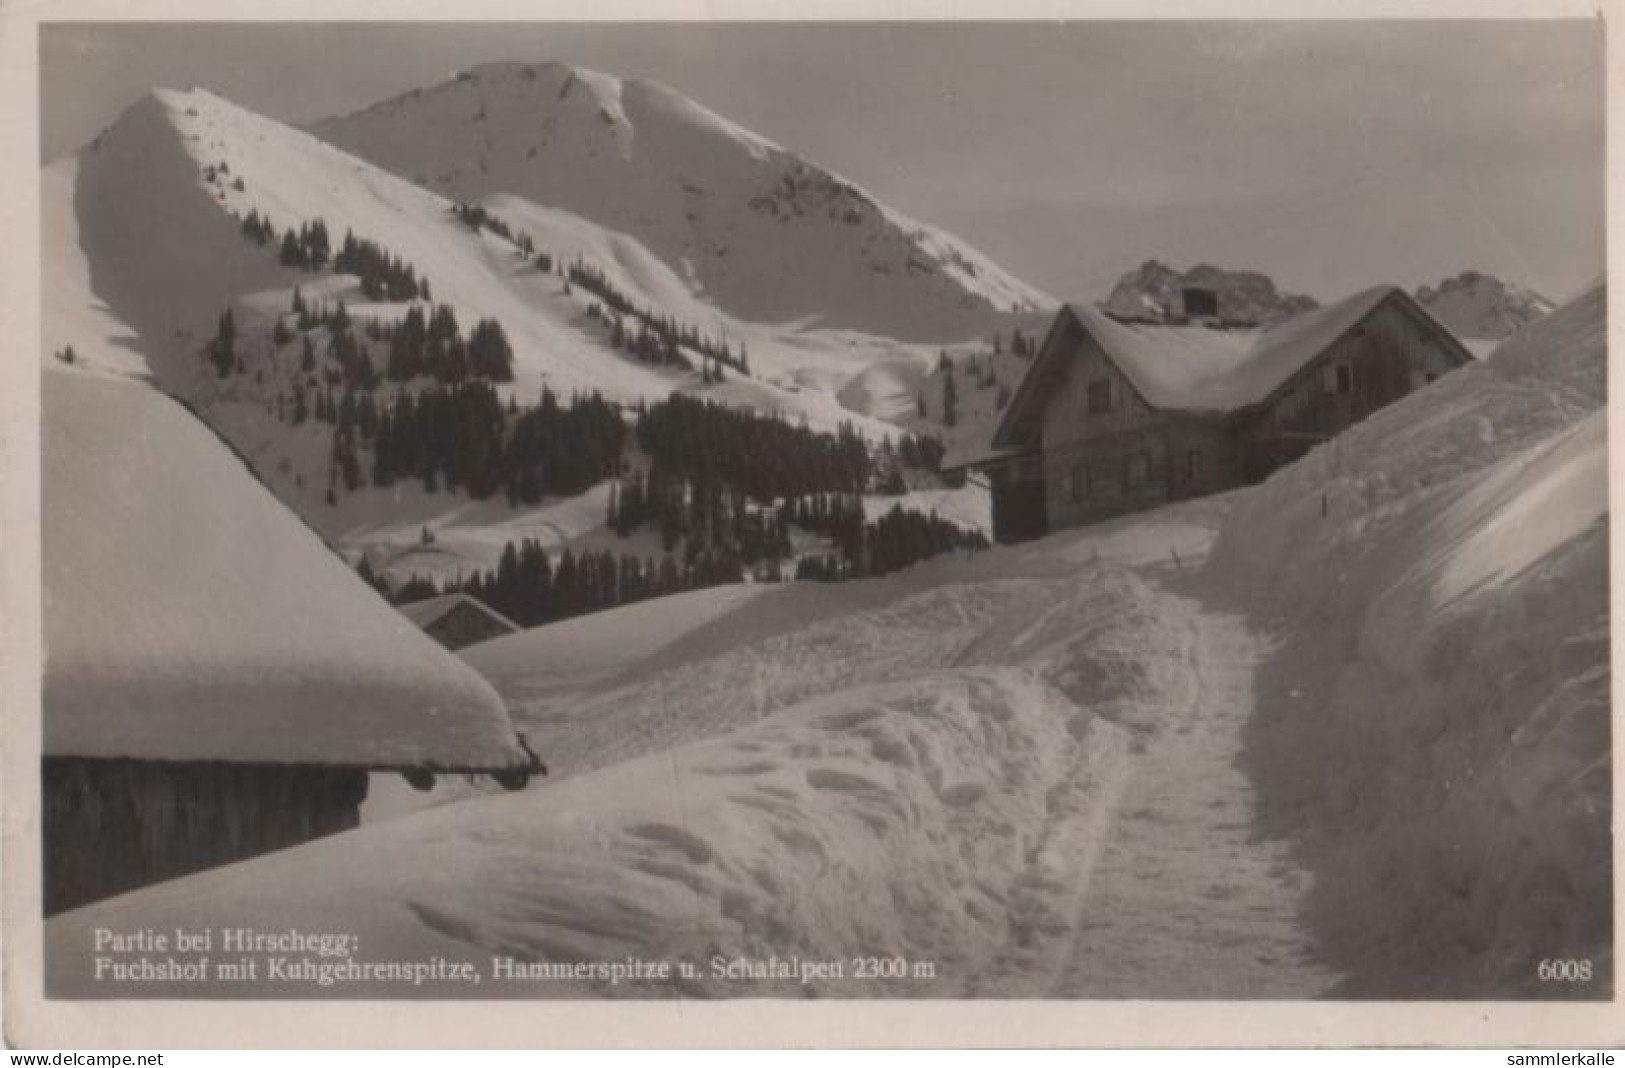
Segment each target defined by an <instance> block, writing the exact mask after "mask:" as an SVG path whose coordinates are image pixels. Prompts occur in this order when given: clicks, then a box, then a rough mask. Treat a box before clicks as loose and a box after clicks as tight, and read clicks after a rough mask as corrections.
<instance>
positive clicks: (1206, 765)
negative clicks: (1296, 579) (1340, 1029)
mask: <svg viewBox="0 0 1625 1068" xmlns="http://www.w3.org/2000/svg"><path fill="white" fill-rule="evenodd" d="M1170 600H1172V601H1173V602H1174V604H1175V606H1176V608H1177V609H1178V610H1181V611H1184V612H1186V613H1188V618H1189V621H1190V625H1191V628H1192V637H1193V640H1192V643H1191V646H1190V651H1191V669H1192V671H1193V672H1194V673H1195V676H1196V678H1195V684H1196V686H1195V694H1196V699H1195V701H1194V702H1193V704H1192V705H1191V707H1190V708H1189V710H1188V711H1187V712H1185V713H1184V714H1183V715H1176V716H1174V717H1173V718H1171V719H1170V720H1168V721H1167V722H1166V724H1165V725H1164V726H1163V728H1162V730H1161V731H1160V732H1159V733H1158V734H1157V735H1156V736H1155V737H1154V738H1153V739H1152V740H1151V741H1150V743H1149V744H1148V745H1147V746H1146V748H1145V751H1144V753H1143V755H1141V756H1140V757H1138V758H1137V759H1136V761H1135V763H1134V764H1133V766H1132V767H1131V768H1130V769H1129V771H1128V775H1127V776H1126V784H1125V786H1124V789H1123V792H1122V794H1121V795H1120V798H1119V802H1118V805H1117V806H1116V811H1115V814H1114V817H1113V820H1112V823H1111V827H1110V830H1109V832H1108V834H1107V837H1106V841H1105V843H1104V845H1103V846H1098V847H1097V846H1095V845H1094V844H1093V843H1087V844H1086V845H1085V848H1089V849H1091V850H1092V851H1093V850H1096V849H1098V854H1097V858H1096V860H1095V863H1094V865H1093V871H1092V873H1091V874H1090V876H1089V879H1088V882H1087V884H1086V888H1085V889H1084V891H1083V896H1082V906H1081V909H1080V911H1079V914H1078V916H1077V919H1076V922H1075V924H1074V927H1073V931H1074V934H1073V939H1072V942H1071V949H1070V953H1069V954H1068V956H1069V960H1068V961H1067V962H1066V964H1065V966H1064V967H1063V968H1062V969H1061V971H1060V972H1059V974H1058V975H1057V976H1056V977H1055V982H1054V984H1053V986H1051V987H1050V988H1049V989H1048V990H1046V991H1044V994H1045V995H1046V996H1049V997H1063V998H1103V997H1104V998H1109V997H1135V998H1168V997H1193V998H1200V997H1213V998H1264V997H1279V998H1305V997H1314V996H1316V995H1320V994H1324V993H1326V992H1327V991H1329V990H1330V989H1331V987H1332V986H1333V985H1334V984H1335V983H1336V982H1337V980H1338V979H1339V976H1338V975H1337V974H1336V973H1334V972H1332V971H1330V970H1329V969H1327V968H1325V967H1323V966H1321V965H1320V964H1318V963H1317V962H1316V961H1315V959H1314V950H1313V943H1312V941H1311V939H1310V936H1309V934H1308V932H1307V931H1305V930H1304V929H1303V927H1302V926H1301V925H1300V923H1299V921H1298V919H1297V913H1298V909H1299V904H1300V902H1301V900H1302V897H1303V895H1304V892H1305V891H1306V890H1307V888H1308V879H1309V876H1308V874H1307V873H1306V872H1304V871H1303V870H1302V869H1301V868H1299V867H1298V866H1297V865H1296V864H1295V863H1294V862H1293V860H1292V859H1291V857H1290V855H1289V851H1288V846H1287V844H1286V843H1285V842H1280V841H1263V840H1260V839H1259V838H1258V836H1257V832H1256V830H1255V817H1254V803H1255V802H1254V795H1253V789H1252V786H1251V784H1250V783H1249V781H1248V779H1247V777H1246V776H1245V775H1244V774H1243V773H1242V772H1241V771H1240V770H1239V769H1238V768H1237V766H1236V758H1237V756H1238V754H1239V753H1240V750H1241V744H1242V742H1241V735H1242V730H1243V728H1244V727H1245V726H1246V723H1247V718H1248V716H1249V715H1250V714H1251V711H1252V707H1253V692H1252V672H1253V667H1254V666H1255V665H1256V664H1257V662H1258V661H1259V660H1260V658H1261V656H1262V654H1263V653H1264V652H1266V649H1265V648H1264V644H1263V642H1262V640H1261V639H1260V638H1259V637H1258V636H1257V635H1256V634H1254V633H1253V632H1252V630H1251V629H1250V628H1249V627H1248V625H1247V623H1246V621H1245V620H1244V619H1243V618H1242V617H1240V616H1236V615H1232V614H1228V613H1221V612H1216V611H1213V610H1210V609H1207V608H1205V607H1203V606H1202V605H1200V604H1198V603H1197V602H1195V601H1192V600H1189V599H1186V598H1174V597H1172V595H1170Z"/></svg>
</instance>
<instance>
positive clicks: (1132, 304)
mask: <svg viewBox="0 0 1625 1068" xmlns="http://www.w3.org/2000/svg"><path fill="white" fill-rule="evenodd" d="M1186 287H1194V288H1200V289H1209V290H1212V291H1213V292H1214V293H1215V294H1217V296H1218V303H1219V316H1220V317H1221V318H1223V319H1227V320H1230V321H1232V322H1242V323H1256V324H1259V325H1268V324H1270V323H1275V322H1279V321H1281V320H1283V319H1290V318H1291V317H1292V316H1294V315H1298V314H1299V313H1301V312H1306V311H1309V310H1310V309H1312V308H1317V307H1319V306H1320V305H1319V302H1318V301H1316V300H1315V299H1314V298H1313V297H1309V296H1304V295H1302V294H1297V293H1284V292H1281V291H1280V290H1279V289H1277V288H1276V286H1275V282H1274V281H1273V280H1272V279H1271V278H1270V277H1269V275H1267V274H1263V273H1262V272H1259V271H1249V270H1228V269H1226V268H1223V267H1216V266H1213V265H1211V264H1206V263H1202V264H1197V265H1196V266H1194V267H1192V268H1191V269H1190V270H1188V271H1180V270H1178V269H1176V268H1173V267H1169V266H1167V265H1166V264H1163V263H1159V262H1158V261H1156V260H1147V261H1146V262H1145V263H1143V264H1141V265H1140V266H1139V267H1137V268H1135V269H1134V270H1132V271H1129V272H1128V273H1127V274H1125V275H1123V276H1122V277H1121V278H1119V279H1118V280H1117V284H1116V285H1115V286H1114V287H1112V291H1111V295H1110V296H1108V297H1107V298H1106V301H1105V303H1104V304H1102V305H1101V306H1102V307H1103V308H1104V309H1105V310H1106V311H1107V312H1109V313H1111V314H1113V315H1117V316H1120V317H1123V318H1129V319H1139V318H1149V319H1165V318H1167V317H1168V316H1170V315H1172V314H1176V313H1177V312H1178V310H1179V308H1180V292H1181V290H1183V289H1184V288H1186Z"/></svg>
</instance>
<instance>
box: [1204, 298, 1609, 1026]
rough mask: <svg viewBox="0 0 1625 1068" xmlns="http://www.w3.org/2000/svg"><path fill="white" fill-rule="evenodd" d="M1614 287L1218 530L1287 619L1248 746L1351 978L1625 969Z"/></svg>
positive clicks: (1426, 988)
mask: <svg viewBox="0 0 1625 1068" xmlns="http://www.w3.org/2000/svg"><path fill="white" fill-rule="evenodd" d="M1604 304H1605V291H1604V290H1603V289H1602V288H1601V287H1598V288H1596V289H1594V290H1592V291H1591V292H1589V293H1587V294H1585V295H1583V296H1582V297H1580V298H1579V299H1577V300H1576V301H1574V302H1572V303H1571V304H1569V305H1567V306H1566V307H1564V308H1562V309H1560V310H1559V311H1557V312H1555V313H1553V314H1552V315H1551V316H1549V317H1548V318H1546V319H1543V320H1542V321H1541V322H1540V323H1538V324H1536V325H1535V326H1533V327H1531V328H1530V329H1529V330H1527V331H1525V332H1523V333H1522V334H1520V335H1518V337H1517V338H1515V339H1514V340H1513V341H1512V342H1510V343H1509V344H1508V345H1506V346H1503V347H1502V349H1501V350H1500V351H1499V352H1498V353H1497V354H1496V355H1495V356H1494V357H1493V358H1492V359H1491V360H1490V361H1488V362H1487V363H1485V364H1481V365H1478V366H1474V367H1471V368H1467V369H1465V370H1463V371H1460V372H1457V373H1455V374H1452V375H1449V376H1446V377H1445V378H1444V379H1441V380H1440V381H1439V382H1437V383H1435V384H1434V385H1433V386H1431V387H1429V388H1428V389H1426V390H1423V391H1421V392H1420V393H1418V394H1415V395H1413V396H1411V397H1409V398H1407V399H1406V400H1404V401H1401V402H1400V403H1398V404H1395V405H1393V406H1392V407H1390V408H1388V409H1386V410H1384V411H1383V412H1381V413H1379V414H1378V415H1376V416H1374V417H1372V418H1371V419H1369V420H1367V421H1366V422H1364V423H1362V424H1360V425H1359V426H1356V427H1354V428H1352V429H1351V430H1350V431H1348V432H1347V433H1346V434H1344V435H1343V436H1342V437H1341V438H1340V439H1338V441H1337V442H1336V443H1335V444H1334V445H1332V446H1330V447H1323V448H1321V449H1318V450H1316V451H1315V452H1314V453H1312V454H1311V455H1310V456H1308V457H1307V458H1305V459H1304V460H1303V461H1301V462H1300V463H1298V464H1295V465H1293V466H1292V467H1290V468H1287V469H1285V470H1283V471H1282V472H1280V473H1279V474H1277V475H1276V477H1274V478H1272V479H1271V480H1270V481H1269V482H1268V483H1267V484H1265V485H1264V486H1262V487H1259V488H1258V489H1256V490H1254V491H1252V492H1250V493H1249V494H1248V495H1246V496H1244V497H1242V498H1240V499H1239V502H1238V504H1237V507H1236V511H1235V513H1234V514H1233V515H1232V517H1231V520H1230V522H1229V523H1228V525H1227V526H1226V527H1225V529H1224V531H1223V532H1222V534H1221V536H1220V539H1219V542H1218V544H1217V545H1216V547H1215V549H1214V554H1213V558H1212V563H1211V564H1210V569H1209V570H1210V574H1212V575H1215V576H1224V577H1226V578H1228V579H1229V580H1230V581H1231V582H1232V583H1233V584H1234V586H1235V589H1236V593H1237V595H1238V597H1242V598H1245V599H1247V600H1248V601H1249V602H1250V603H1251V604H1252V605H1253V606H1254V607H1255V608H1256V609H1259V610H1260V611H1262V612H1264V613H1267V614H1268V615H1270V616H1272V617H1273V618H1275V619H1276V620H1277V621H1278V622H1279V623H1280V625H1281V626H1282V629H1283V630H1284V631H1285V632H1286V634H1287V639H1286V641H1285V642H1284V644H1283V645H1282V647H1281V648H1280V650H1279V651H1278V652H1277V653H1276V655H1275V656H1274V657H1273V658H1272V659H1271V661H1270V662H1269V663H1268V664H1267V665H1266V666H1265V668H1264V669H1263V671H1262V672H1261V675H1260V677H1259V680H1258V691H1259V696H1260V708H1259V711H1258V713H1257V714H1256V715H1255V717H1254V721H1253V724H1252V726H1251V728H1250V737H1249V745H1248V751H1247V755H1246V762H1247V766H1248V768H1249V771H1250V772H1251V774H1252V775H1253V777H1254V780H1255V782H1256V783H1257V784H1258V787H1259V790H1260V793H1261V794H1262V796H1263V798H1264V800H1265V803H1266V817H1267V819H1268V823H1269V827H1270V829H1271V830H1272V831H1273V832H1275V833H1279V834H1288V835H1293V836H1295V837H1296V839H1297V841H1298V843H1299V845H1300V847H1301V850H1302V855H1303V858H1304V860H1305V862H1306V863H1307V865H1308V866H1309V867H1310V869H1311V870H1312V871H1314V873H1315V875H1316V882H1315V887H1314V889H1313V891H1312V893H1311V897H1310V905H1309V910H1310V918H1311V922H1312V923H1313V924H1314V926H1315V928H1316V931H1317V933H1318V934H1319V936H1320V938H1321V941H1322V944H1323V946H1324V947H1325V949H1326V950H1327V951H1328V952H1329V954H1330V955H1331V957H1332V958H1333V962H1334V963H1335V964H1337V965H1338V966H1339V967H1341V968H1343V969H1344V970H1346V971H1347V972H1348V973H1349V974H1350V976H1351V978H1350V980H1349V982H1348V983H1347V985H1346V989H1345V992H1347V993H1353V994H1365V995H1373V994H1374V995H1384V996H1402V995H1418V994H1421V995H1432V996H1470V997H1482V996H1553V997H1576V996H1579V997H1603V996H1607V995H1608V993H1609V991H1610V990H1611V988H1612V981H1611V957H1612V954H1611V938H1610V934H1609V926H1610V924H1609V917H1610V915H1611V911H1612V906H1611V893H1612V878H1611V866H1610V862H1611V841H1610V837H1609V824H1610V798H1611V793H1612V787H1611V776H1612V769H1611V765H1610V761H1609V686H1610V682H1609V661H1608V649H1609V614H1608V567H1607V540H1608V539H1607V516H1606V510H1607V496H1606V493H1607V480H1606V455H1607V426H1606V415H1605V414H1604V412H1603V411H1602V403H1603V396H1604V394H1603V370H1604V364H1605V359H1604V351H1605V340H1606V339H1605V315H1604ZM1544 959H1578V960H1589V961H1591V962H1592V969H1593V974H1594V975H1596V976H1597V978H1596V979H1595V980H1594V981H1593V982H1591V983H1589V984H1554V983H1543V982H1541V981H1540V978H1539V976H1538V972H1537V968H1538V964H1539V962H1540V961H1541V960H1544Z"/></svg>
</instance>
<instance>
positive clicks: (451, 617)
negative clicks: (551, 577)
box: [400, 593, 522, 650]
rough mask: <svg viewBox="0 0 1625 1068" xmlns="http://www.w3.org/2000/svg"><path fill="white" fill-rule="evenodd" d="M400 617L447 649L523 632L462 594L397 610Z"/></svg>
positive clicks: (512, 623) (417, 603)
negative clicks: (419, 628)
mask: <svg viewBox="0 0 1625 1068" xmlns="http://www.w3.org/2000/svg"><path fill="white" fill-rule="evenodd" d="M400 610H401V614H402V615H404V616H406V617H407V618H408V619H410V620H411V621H412V622H414V623H416V624H417V625H418V626H420V627H422V628H423V632H424V633H425V634H427V635H428V636H429V637H431V638H433V639H434V640H435V641H437V642H439V643H440V644H441V645H443V646H445V647H446V648H447V649H452V650H456V649H462V648H464V647H465V646H469V645H475V644H478V643H479V642H483V641H490V640H491V639H492V638H500V637H502V636H503V635H504V634H513V633H515V632H516V631H518V630H520V629H522V628H521V627H520V626H519V624H517V623H515V622H513V621H512V620H511V619H509V618H508V617H506V616H504V615H502V614H501V613H499V612H497V611H495V610H494V609H492V608H490V607H488V606H487V605H484V604H482V603H480V602H479V601H477V600H475V599H474V598H473V597H470V596H468V595H467V594H462V593H453V594H447V595H445V596H443V597H435V598H432V599H430V600H427V601H418V602H416V603H414V604H405V605H401V606H400Z"/></svg>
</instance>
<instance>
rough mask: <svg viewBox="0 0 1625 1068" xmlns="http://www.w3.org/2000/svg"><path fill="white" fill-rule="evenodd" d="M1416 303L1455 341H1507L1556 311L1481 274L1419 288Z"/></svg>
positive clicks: (1535, 296)
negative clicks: (1443, 327)
mask: <svg viewBox="0 0 1625 1068" xmlns="http://www.w3.org/2000/svg"><path fill="white" fill-rule="evenodd" d="M1416 299H1417V301H1418V302H1419V303H1420V304H1421V305H1422V306H1423V307H1424V308H1426V309H1427V310H1428V311H1429V312H1431V313H1432V314H1433V317H1434V318H1435V319H1438V320H1439V321H1440V322H1441V323H1443V324H1444V325H1445V326H1446V327H1448V328H1449V329H1450V330H1451V332H1452V333H1454V334H1455V335H1456V336H1457V337H1464V338H1483V339H1491V340H1497V339H1500V338H1504V337H1510V336H1511V335H1513V334H1515V333H1517V332H1518V331H1519V330H1522V329H1523V328H1524V327H1526V326H1528V325H1529V324H1530V323H1532V322H1534V321H1535V320H1536V319H1539V318H1542V317H1543V316H1545V315H1547V314H1549V313H1550V312H1551V311H1552V309H1553V308H1554V307H1556V305H1554V304H1553V303H1552V302H1551V301H1550V300H1547V299H1546V298H1545V297H1543V296H1541V295H1540V294H1539V293H1536V292H1535V291H1534V290H1532V289H1528V288H1526V287H1524V286H1520V285H1515V284H1513V283H1510V282H1504V281H1502V280H1501V279H1499V278H1497V277H1495V276H1494V275H1492V274H1485V273H1484V272H1482V271H1463V272H1461V273H1460V274H1458V275H1456V276H1455V277H1454V278H1446V279H1445V280H1444V281H1442V282H1440V283H1439V284H1438V285H1437V286H1420V287H1418V288H1417V290H1416Z"/></svg>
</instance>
